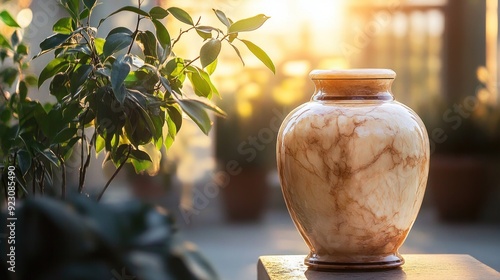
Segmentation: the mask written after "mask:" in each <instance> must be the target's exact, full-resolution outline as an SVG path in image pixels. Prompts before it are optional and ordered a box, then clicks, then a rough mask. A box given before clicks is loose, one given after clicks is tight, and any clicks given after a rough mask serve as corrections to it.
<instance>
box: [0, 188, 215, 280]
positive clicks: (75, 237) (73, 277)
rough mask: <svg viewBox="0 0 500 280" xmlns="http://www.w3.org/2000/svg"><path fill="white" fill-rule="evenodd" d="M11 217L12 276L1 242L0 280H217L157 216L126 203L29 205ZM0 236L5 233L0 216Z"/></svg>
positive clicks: (46, 200)
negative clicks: (13, 219) (13, 233)
mask: <svg viewBox="0 0 500 280" xmlns="http://www.w3.org/2000/svg"><path fill="white" fill-rule="evenodd" d="M17 206H18V208H17V209H16V217H17V221H16V229H15V233H16V240H15V241H16V243H15V257H16V263H15V264H16V266H15V269H16V273H12V272H10V271H8V266H9V264H8V262H7V261H8V260H7V259H6V258H7V254H8V253H9V251H8V250H10V246H12V245H9V244H5V242H4V241H2V242H1V248H0V254H1V256H0V259H1V264H0V267H1V271H0V279H5V280H7V279H8V280H10V279H16V280H42V279H43V280H100V279H102V280H110V279H111V280H113V279H116V280H122V279H127V280H132V279H134V280H168V279H182V280H185V279H186V280H189V279H196V280H197V279H207V280H210V279H218V277H217V276H216V273H215V272H214V270H213V269H212V268H211V266H210V265H209V264H208V262H206V261H205V259H204V258H203V257H202V256H201V255H200V254H199V253H198V252H197V251H196V250H195V248H194V246H193V245H192V244H189V243H186V242H183V241H180V240H179V239H178V237H177V235H176V234H175V231H176V229H175V227H174V226H173V223H172V220H171V218H170V217H169V216H168V215H167V214H166V213H164V211H162V209H160V208H155V207H153V206H149V205H146V204H143V203H140V202H136V201H132V202H127V203H123V204H113V205H103V204H98V203H95V202H93V201H91V200H89V199H86V198H83V197H74V198H72V199H69V200H68V201H59V200H54V199H51V198H46V197H44V198H36V199H28V200H26V201H24V202H23V203H22V205H17ZM2 216H3V217H2V221H1V224H2V225H1V228H2V234H3V236H7V234H9V232H5V231H6V230H9V229H8V228H7V225H5V223H6V222H7V223H9V222H10V221H7V217H6V216H5V213H3V215H2Z"/></svg>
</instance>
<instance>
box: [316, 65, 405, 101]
mask: <svg viewBox="0 0 500 280" xmlns="http://www.w3.org/2000/svg"><path fill="white" fill-rule="evenodd" d="M309 76H310V77H311V79H312V81H313V82H314V85H315V87H316V89H315V92H314V95H313V97H312V100H375V101H376V100H379V101H392V100H394V96H393V95H392V93H391V85H392V82H393V81H394V78H395V77H396V73H395V72H394V71H392V70H388V69H350V70H314V71H312V72H311V73H310V75H309Z"/></svg>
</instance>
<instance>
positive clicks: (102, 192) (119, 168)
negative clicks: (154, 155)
mask: <svg viewBox="0 0 500 280" xmlns="http://www.w3.org/2000/svg"><path fill="white" fill-rule="evenodd" d="M131 151H132V145H128V152H127V156H126V157H125V159H123V161H122V162H121V163H120V166H118V168H117V169H116V170H115V173H113V175H112V176H111V178H109V180H108V182H107V183H106V185H105V186H104V188H103V190H102V191H101V193H100V194H99V196H98V197H97V201H100V200H101V198H102V196H103V195H104V192H106V190H107V189H108V187H109V185H110V184H111V181H113V179H115V177H116V175H118V173H119V172H120V170H121V169H122V167H123V166H124V165H125V163H126V162H127V160H128V159H129V157H130V152H131Z"/></svg>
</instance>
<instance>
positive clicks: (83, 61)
mask: <svg viewBox="0 0 500 280" xmlns="http://www.w3.org/2000/svg"><path fill="white" fill-rule="evenodd" d="M97 4H98V3H97V1H96V0H82V1H81V0H62V1H61V5H62V6H63V7H64V8H65V10H66V11H67V12H68V15H69V16H68V17H64V18H61V19H59V20H58V21H57V22H56V23H55V24H54V26H53V31H54V34H53V35H52V36H50V37H48V38H46V39H45V40H44V41H42V42H41V43H40V49H41V51H40V53H39V54H37V55H36V56H35V58H36V57H38V56H41V55H44V54H46V53H49V52H54V54H55V58H54V59H53V60H52V61H50V62H49V63H48V64H47V65H46V67H45V68H44V69H43V70H42V72H41V74H40V76H39V78H38V83H37V84H38V86H39V87H40V86H41V85H43V84H44V83H45V82H46V81H48V82H49V83H50V85H49V90H50V94H51V95H53V96H54V97H55V98H56V100H57V101H56V102H55V103H49V104H45V105H42V104H41V103H40V102H38V101H34V100H30V99H29V98H28V97H27V92H28V89H27V87H28V85H32V84H33V83H34V79H33V78H31V77H30V76H24V70H25V69H26V68H27V64H26V62H25V57H26V55H27V53H28V50H27V47H26V45H24V44H22V43H20V42H21V39H20V37H19V35H13V36H12V38H11V43H9V42H8V40H7V39H6V38H5V37H0V46H1V51H0V54H2V56H1V57H0V58H1V59H2V60H4V59H5V58H6V57H12V58H13V60H14V62H15V63H17V64H18V65H19V66H18V67H17V68H16V69H17V70H16V71H13V70H12V69H14V68H6V69H11V70H8V71H7V70H5V71H7V72H6V74H4V75H3V79H2V93H3V101H2V104H1V106H2V112H1V114H0V115H1V123H0V130H1V132H2V133H1V140H0V141H1V148H2V150H1V151H0V154H1V156H2V158H3V166H2V167H3V172H2V185H3V186H4V189H5V190H7V181H8V168H7V167H9V166H13V167H14V170H15V180H16V184H17V185H18V186H19V187H20V190H22V191H21V192H20V193H18V195H20V196H22V195H27V194H29V193H32V194H34V193H35V192H37V191H39V192H41V193H44V192H45V187H46V186H50V185H52V184H53V181H54V180H53V178H54V177H55V176H60V178H61V194H62V196H63V197H64V196H65V194H66V179H65V178H66V177H65V176H66V175H65V174H66V166H65V162H66V160H67V159H68V158H69V156H70V155H71V153H72V151H73V149H74V148H75V147H78V148H79V149H81V151H80V154H81V158H80V168H79V184H78V190H77V191H78V192H79V193H82V192H83V191H84V187H85V178H86V175H87V169H88V167H89V165H90V162H91V158H92V154H93V153H97V154H98V153H101V152H103V153H106V159H105V161H112V162H113V163H114V164H115V166H116V171H115V172H114V174H113V175H112V176H111V178H110V179H109V181H108V182H107V183H106V185H105V186H104V187H103V190H102V191H101V193H100V194H99V195H98V196H97V199H98V200H99V199H100V198H101V197H102V195H103V193H104V192H105V191H106V189H107V188H108V186H109V184H110V183H111V181H112V180H113V179H114V178H115V176H116V175H117V174H118V172H120V170H121V169H122V168H123V166H124V165H125V164H126V163H131V164H132V165H133V166H134V168H135V170H136V172H141V171H144V170H146V169H147V168H149V167H150V166H151V165H153V166H157V163H158V162H159V160H160V158H159V153H152V152H150V151H152V150H155V149H156V150H159V149H161V148H162V147H166V148H167V149H168V148H169V147H170V145H171V144H172V143H173V142H174V140H175V136H176V134H177V133H178V132H179V130H180V129H181V125H182V119H183V114H186V115H187V116H189V117H190V118H191V119H192V120H193V121H194V122H195V123H196V124H197V125H198V126H199V128H200V129H201V130H202V131H203V132H204V133H205V134H208V132H209V131H210V129H211V126H212V122H211V120H210V118H209V113H208V112H214V113H215V114H217V115H224V112H223V111H222V110H221V109H219V108H218V107H217V106H215V105H214V104H213V103H212V102H210V99H211V98H212V97H214V96H218V95H219V93H218V91H217V88H216V86H215V85H214V84H213V83H212V81H211V79H210V75H211V74H212V73H213V72H214V71H215V70H216V67H217V58H218V55H219V53H220V51H221V48H222V45H223V43H224V44H228V45H229V46H231V47H232V48H233V49H234V50H235V52H236V54H237V55H238V56H239V57H240V58H241V55H240V52H239V50H238V48H237V47H236V44H235V43H236V42H237V41H239V42H241V43H243V45H245V46H246V47H247V48H248V49H249V50H250V51H251V52H252V53H253V54H254V55H255V56H256V57H257V58H259V59H260V60H261V61H262V62H263V63H264V64H265V65H266V66H267V67H268V68H269V69H270V70H272V71H273V72H274V65H273V63H272V61H271V60H270V58H269V57H268V55H267V54H266V53H265V52H264V51H263V50H262V49H260V48H259V47H258V46H256V45H255V44H254V43H252V42H250V41H247V40H244V39H241V38H240V33H242V32H248V31H253V30H256V29H258V28H259V27H260V26H261V25H262V24H264V22H265V21H266V20H267V19H268V17H266V16H265V15H262V14H260V15H257V16H254V17H251V18H247V19H242V20H238V21H234V22H233V21H232V20H231V19H229V18H228V17H227V16H226V15H225V14H224V13H223V12H222V11H220V10H214V13H215V15H216V17H217V18H218V19H219V20H220V22H221V23H222V24H223V25H224V26H225V27H224V30H223V29H220V28H217V27H213V26H205V25H201V24H200V19H199V20H197V21H194V20H193V18H192V17H191V16H190V15H189V14H188V13H187V12H185V11H184V10H182V9H180V8H177V7H170V8H167V9H164V8H162V7H158V6H157V7H154V8H152V9H151V10H149V11H145V10H143V9H142V7H141V4H142V1H141V0H139V1H138V5H137V6H125V7H122V8H120V9H118V10H116V11H115V12H113V13H111V14H110V15H109V16H108V17H106V18H104V19H102V20H100V21H99V23H98V24H97V26H92V24H91V20H90V19H91V16H92V13H93V11H94V9H95V8H96V6H97ZM124 12H129V13H134V14H136V15H137V21H136V27H135V29H134V30H130V29H128V28H125V27H116V28H114V29H113V30H111V31H110V32H109V33H108V35H107V36H106V37H105V38H100V37H98V35H97V34H98V31H99V29H100V27H101V24H102V23H103V22H104V21H105V20H106V19H107V18H109V17H111V16H114V15H116V14H119V13H124ZM169 16H171V17H174V18H175V19H177V20H179V21H180V22H182V23H184V24H185V25H186V26H187V29H185V30H184V31H181V32H180V33H179V35H178V36H177V37H176V38H171V35H170V33H171V31H169V30H168V29H167V28H166V26H165V25H164V24H163V23H162V21H163V20H164V18H166V17H169ZM1 19H2V21H3V22H4V23H6V24H7V25H10V26H11V27H14V28H18V27H19V26H18V25H17V23H16V22H15V20H14V19H13V18H12V17H11V16H10V15H8V13H7V12H5V11H4V12H2V17H1ZM144 21H149V22H150V23H152V25H153V26H154V30H153V31H150V30H143V29H141V26H142V22H144ZM187 32H196V33H197V34H198V35H199V36H200V37H201V39H202V40H203V44H202V46H201V47H200V52H199V56H198V57H196V58H192V59H188V58H183V57H179V56H177V55H176V53H175V47H176V44H177V43H178V42H179V40H181V38H182V37H183V35H184V34H186V33H187ZM14 34H20V32H19V30H16V31H15V32H14ZM16 36H17V37H16ZM134 46H137V47H138V48H139V49H140V50H141V51H140V52H138V53H134V49H135V48H134ZM16 77H18V78H19V79H17V80H16ZM188 81H189V82H190V83H191V85H192V87H193V89H194V94H193V95H194V96H193V95H189V94H186V93H185V92H183V87H184V84H185V83H187V82H188ZM14 83H17V84H16V85H15V86H14ZM5 84H6V85H8V86H9V87H12V88H14V89H15V90H14V92H13V94H10V95H9V94H7V93H6V90H5V89H4V86H3V85H5ZM77 143H78V144H79V145H76V144H77ZM148 151H149V152H148ZM28 186H30V187H28ZM29 189H30V190H29Z"/></svg>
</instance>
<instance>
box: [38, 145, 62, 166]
mask: <svg viewBox="0 0 500 280" xmlns="http://www.w3.org/2000/svg"><path fill="white" fill-rule="evenodd" d="M40 155H42V156H43V157H45V158H46V159H47V160H48V161H50V162H51V163H52V164H54V165H55V166H59V159H57V156H56V154H54V152H53V151H52V150H50V149H46V150H44V151H43V152H42V153H40Z"/></svg>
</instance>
